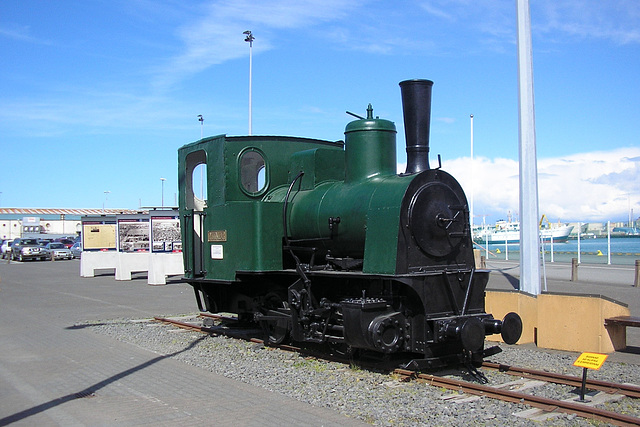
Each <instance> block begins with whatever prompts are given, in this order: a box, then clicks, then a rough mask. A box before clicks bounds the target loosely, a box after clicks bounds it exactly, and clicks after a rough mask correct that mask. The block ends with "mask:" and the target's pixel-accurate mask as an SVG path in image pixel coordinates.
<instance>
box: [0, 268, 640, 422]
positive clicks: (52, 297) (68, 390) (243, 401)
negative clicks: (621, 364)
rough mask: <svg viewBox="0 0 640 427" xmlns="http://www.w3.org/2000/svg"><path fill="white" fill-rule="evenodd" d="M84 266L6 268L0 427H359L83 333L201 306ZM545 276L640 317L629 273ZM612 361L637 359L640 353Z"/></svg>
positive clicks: (639, 299) (496, 276)
mask: <svg viewBox="0 0 640 427" xmlns="http://www.w3.org/2000/svg"><path fill="white" fill-rule="evenodd" d="M488 267H489V268H491V269H492V270H493V272H492V276H491V280H490V282H489V283H490V284H489V287H490V288H497V289H511V288H513V287H514V286H515V287H517V283H518V276H519V272H518V267H517V264H516V263H513V262H510V261H507V262H505V261H501V262H491V263H489V265H488ZM600 268H603V267H602V266H601V267H600ZM604 268H607V267H606V266H605V267H604ZM79 269H80V266H79V262H78V261H77V260H74V261H59V262H47V261H43V262H25V263H19V262H11V263H7V262H6V261H2V262H0V426H2V425H7V424H12V425H17V426H19V425H24V426H27V425H28V426H32V425H39V426H85V425H92V426H94V425H103V426H110V425H118V426H139V425H154V426H163V425H166V426H176V425H194V424H205V425H239V426H254V425H255V426H258V425H260V426H269V425H272V426H278V427H281V426H288V425H301V424H305V425H311V426H313V425H318V426H320V425H324V426H331V425H336V426H337V425H340V426H343V425H363V424H362V423H360V422H358V421H356V420H353V419H350V418H347V417H344V416H342V415H340V414H339V413H337V412H334V411H331V410H328V409H324V408H316V407H313V406H311V405H307V404H304V403H301V402H298V401H295V400H292V399H290V398H288V397H285V396H282V395H280V394H278V393H272V392H269V391H266V390H263V389H260V388H255V387H251V386H248V385H246V384H244V383H241V382H238V381H233V380H232V379H228V378H224V377H221V376H218V375H214V374H212V373H210V372H207V371H203V370H202V369H199V368H195V367H192V366H189V365H186V364H184V363H182V362H179V361H176V360H173V359H171V358H170V357H169V356H170V355H166V356H159V355H157V354H155V353H151V352H149V351H146V350H144V349H141V348H138V347H136V346H134V345H130V344H126V343H122V342H119V341H115V340H113V339H112V338H109V337H107V336H103V335H98V334H96V333H94V332H92V331H90V330H89V328H83V327H81V326H77V325H78V324H80V323H83V322H86V321H95V320H105V319H117V318H132V317H133V318H135V317H139V318H148V317H153V316H164V315H178V314H186V313H193V312H195V311H196V307H195V301H194V297H193V291H192V290H191V288H190V287H189V286H188V285H186V284H181V283H179V282H173V283H169V284H167V285H166V286H149V285H147V284H146V278H144V277H140V278H138V279H137V280H135V279H134V280H132V281H129V282H116V281H115V280H114V276H113V275H103V276H96V277H94V278H81V277H80V275H79ZM546 269H547V277H548V283H547V285H548V290H550V291H554V292H578V293H588V294H602V295H605V296H607V297H609V298H613V299H616V300H619V301H622V302H625V303H627V304H629V306H630V308H631V314H632V315H635V316H640V288H633V287H632V285H633V277H634V276H633V268H632V267H629V269H627V270H625V269H623V268H619V267H615V268H613V267H610V268H608V269H606V270H602V271H601V270H595V269H591V268H590V267H588V266H585V265H582V266H580V270H579V277H580V279H581V280H580V281H578V282H571V281H570V280H569V279H570V266H569V265H561V264H554V265H549V264H547V268H546ZM633 329H640V328H633ZM636 332H640V331H636V330H633V331H632V330H629V342H630V344H631V345H632V346H636V347H633V348H632V350H633V349H634V348H637V349H638V350H640V334H638V333H636ZM185 350H186V349H185ZM610 357H611V358H612V359H613V358H618V357H621V358H623V359H621V360H624V358H629V359H628V360H629V361H631V362H632V363H639V360H640V352H637V353H635V354H634V352H633V351H632V352H629V353H624V354H618V353H616V354H614V355H612V356H610Z"/></svg>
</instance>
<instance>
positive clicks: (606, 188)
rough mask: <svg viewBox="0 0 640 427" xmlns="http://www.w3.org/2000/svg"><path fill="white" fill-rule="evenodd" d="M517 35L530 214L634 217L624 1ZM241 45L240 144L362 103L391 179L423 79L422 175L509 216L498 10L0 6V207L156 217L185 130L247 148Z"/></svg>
mask: <svg viewBox="0 0 640 427" xmlns="http://www.w3.org/2000/svg"><path fill="white" fill-rule="evenodd" d="M531 19H532V38H533V65H534V85H535V86H534V88H535V101H536V134H537V150H538V167H539V198H540V212H541V214H542V213H545V214H547V216H548V217H550V219H551V220H552V221H556V220H561V221H572V220H583V221H605V220H626V219H627V218H628V215H629V211H630V210H631V209H633V212H634V213H633V216H634V217H638V216H639V215H640V184H639V182H640V128H639V126H638V117H640V101H638V99H640V98H639V96H640V79H638V75H639V72H640V3H638V2H637V0H610V1H606V2H602V1H599V0H580V1H578V0H566V1H561V2H558V1H555V0H537V1H534V2H532V4H531ZM245 30H251V31H252V32H253V35H254V36H255V42H254V44H253V134H279V135H294V136H306V137H313V138H322V139H330V140H339V139H343V137H344V135H343V132H344V127H345V125H346V124H347V123H348V122H349V121H350V120H351V117H350V116H347V115H346V114H345V110H349V111H353V112H356V113H359V114H364V112H365V109H366V106H367V104H368V103H372V104H373V107H374V113H375V114H376V115H379V116H380V117H381V118H386V119H389V120H392V121H394V122H395V123H396V125H397V127H398V161H399V163H403V162H405V158H406V156H405V154H404V129H403V126H402V108H401V101H400V91H399V87H398V82H400V81H401V80H405V79H410V78H427V79H430V80H433V81H434V82H435V84H434V88H433V107H432V128H431V154H432V164H434V162H435V156H436V155H437V154H441V156H442V159H443V168H444V169H445V170H449V171H450V172H452V173H453V174H454V175H455V176H456V177H457V178H458V179H459V180H460V182H461V183H462V185H463V187H464V188H465V189H466V190H467V192H468V193H469V191H470V189H471V188H473V192H474V204H475V206H474V211H475V213H476V214H477V215H478V216H477V217H476V219H475V221H476V222H481V221H482V219H481V217H485V220H486V221H488V222H493V221H495V220H496V219H498V218H506V216H507V214H508V213H511V214H512V215H514V216H517V213H518V212H517V209H518V183H517V182H518V181H517V173H518V167H517V161H518V121H517V120H518V111H517V61H516V17H515V0H508V1H507V0H475V1H471V0H434V1H426V0H425V1H410V0H407V1H401V2H388V1H382V0H372V1H365V0H361V1H358V0H353V1H348V2H347V1H343V0H297V1H283V0H282V1H278V0H274V1H260V2H256V1H248V0H247V1H245V0H236V1H200V2H181V1H174V0H167V1H147V0H123V1H119V0H104V1H100V0H95V1H58V2H48V1H29V0H19V1H18V0H7V1H3V2H1V3H0V54H1V57H2V62H3V66H2V67H0V150H1V151H0V152H1V155H0V156H1V159H2V160H1V162H2V165H3V170H4V171H5V173H4V174H3V175H2V177H0V192H1V194H0V207H60V208H63V207H64V208H99V207H102V205H103V204H106V206H107V207H111V208H138V207H139V206H158V205H160V204H161V199H162V184H161V180H160V178H161V177H162V178H166V181H165V182H164V201H165V205H173V204H174V200H175V194H176V193H177V191H178V190H177V149H178V148H179V147H180V146H182V145H184V144H186V143H189V142H192V141H195V140H197V139H199V138H200V132H201V127H200V123H199V122H198V120H197V116H198V115H199V114H201V115H203V116H204V125H203V128H202V130H203V131H204V135H205V136H207V135H216V134H222V133H226V134H229V135H242V134H246V133H247V132H248V86H249V85H248V69H249V46H248V43H246V42H244V36H243V34H242V32H243V31H245ZM470 114H473V115H474V168H473V170H474V175H473V184H471V180H472V177H471V174H470V170H471V167H470V163H471V159H470V120H469V115H470ZM400 167H402V166H400ZM105 191H109V193H106V194H105Z"/></svg>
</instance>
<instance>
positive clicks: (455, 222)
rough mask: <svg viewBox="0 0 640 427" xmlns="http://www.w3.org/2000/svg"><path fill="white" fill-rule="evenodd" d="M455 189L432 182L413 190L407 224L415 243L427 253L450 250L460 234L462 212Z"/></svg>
mask: <svg viewBox="0 0 640 427" xmlns="http://www.w3.org/2000/svg"><path fill="white" fill-rule="evenodd" d="M461 205H462V203H461V202H460V200H459V199H458V196H457V195H456V193H455V192H454V191H453V190H452V189H451V187H449V186H448V185H445V184H443V183H439V182H432V183H429V184H427V185H425V186H423V187H422V188H420V189H419V190H418V191H416V193H415V194H414V196H413V198H412V200H411V204H410V206H409V228H410V230H411V234H412V235H413V238H414V239H415V241H416V243H417V244H418V246H419V247H420V249H422V250H423V251H424V252H426V253H427V254H429V255H432V256H437V257H443V256H446V255H448V254H450V253H451V251H452V250H453V248H454V247H456V246H457V245H458V244H459V243H460V241H461V240H462V238H463V236H464V234H463V233H464V231H465V214H464V211H463V210H462V206H461Z"/></svg>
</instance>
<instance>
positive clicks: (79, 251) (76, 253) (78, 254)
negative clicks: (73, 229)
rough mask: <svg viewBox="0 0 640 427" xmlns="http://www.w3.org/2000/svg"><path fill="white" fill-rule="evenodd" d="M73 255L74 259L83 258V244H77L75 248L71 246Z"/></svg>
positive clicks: (74, 245)
mask: <svg viewBox="0 0 640 427" xmlns="http://www.w3.org/2000/svg"><path fill="white" fill-rule="evenodd" d="M71 253H72V254H73V257H74V258H80V257H81V256H82V243H81V242H75V243H74V244H73V246H71Z"/></svg>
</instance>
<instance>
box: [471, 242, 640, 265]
mask: <svg viewBox="0 0 640 427" xmlns="http://www.w3.org/2000/svg"><path fill="white" fill-rule="evenodd" d="M474 246H475V248H476V249H479V250H480V251H481V254H482V256H484V257H485V259H486V260H487V261H490V260H505V261H508V260H519V259H520V247H519V244H518V243H508V242H507V243H505V242H501V243H491V242H490V243H489V244H488V245H487V244H485V243H484V242H481V241H476V242H475V245H474ZM540 247H541V252H544V255H545V256H544V260H545V262H569V263H570V262H571V260H572V259H573V258H577V259H578V262H579V263H585V264H614V265H615V264H619V265H633V264H635V260H637V259H640V237H611V238H607V237H598V238H589V239H580V240H578V239H569V240H567V241H566V242H564V243H562V242H556V241H553V240H551V241H543V242H542V243H541V246H540Z"/></svg>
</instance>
